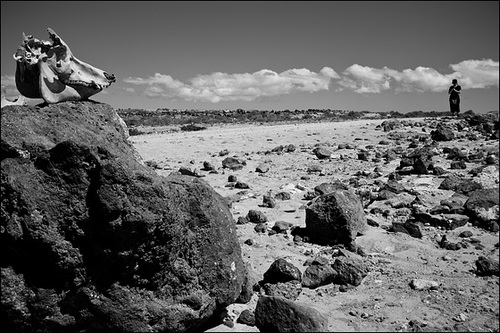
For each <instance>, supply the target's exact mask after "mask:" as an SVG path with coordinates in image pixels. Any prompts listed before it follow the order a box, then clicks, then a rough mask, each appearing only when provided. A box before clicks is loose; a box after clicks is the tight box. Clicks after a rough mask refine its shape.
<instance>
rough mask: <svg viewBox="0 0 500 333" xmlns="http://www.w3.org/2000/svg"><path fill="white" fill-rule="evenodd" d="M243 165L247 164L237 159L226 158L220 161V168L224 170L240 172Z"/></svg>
mask: <svg viewBox="0 0 500 333" xmlns="http://www.w3.org/2000/svg"><path fill="white" fill-rule="evenodd" d="M245 165H247V162H246V161H245V160H244V159H241V158H237V157H226V158H225V159H223V160H222V167H223V168H225V169H231V170H241V169H243V167H244V166H245Z"/></svg>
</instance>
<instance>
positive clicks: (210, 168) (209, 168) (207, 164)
mask: <svg viewBox="0 0 500 333" xmlns="http://www.w3.org/2000/svg"><path fill="white" fill-rule="evenodd" d="M203 170H205V171H213V170H215V167H214V166H213V165H212V163H210V162H208V161H204V162H203Z"/></svg>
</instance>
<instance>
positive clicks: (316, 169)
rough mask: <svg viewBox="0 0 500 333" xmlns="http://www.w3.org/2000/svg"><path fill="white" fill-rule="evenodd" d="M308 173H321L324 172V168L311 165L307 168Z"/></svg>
mask: <svg viewBox="0 0 500 333" xmlns="http://www.w3.org/2000/svg"><path fill="white" fill-rule="evenodd" d="M307 172H309V173H315V172H318V173H321V172H323V167H322V166H321V165H319V164H311V165H310V166H308V167H307Z"/></svg>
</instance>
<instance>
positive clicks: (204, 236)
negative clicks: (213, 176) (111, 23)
mask: <svg viewBox="0 0 500 333" xmlns="http://www.w3.org/2000/svg"><path fill="white" fill-rule="evenodd" d="M1 114H2V121H1V150H2V153H1V156H2V161H1V167H2V183H1V194H2V202H1V211H0V212H1V223H2V225H1V227H2V233H1V235H0V237H1V239H0V243H1V251H2V253H3V254H4V255H3V256H2V263H1V267H2V268H1V269H2V308H1V309H2V310H1V314H2V317H3V318H2V322H3V323H2V329H4V330H5V329H6V330H7V331H16V330H18V331H19V330H21V331H103V330H104V331H123V332H125V331H185V330H192V329H196V328H199V327H200V326H201V325H202V324H203V323H204V322H206V321H207V320H209V319H210V318H211V317H212V316H213V315H214V314H215V313H217V312H218V311H220V310H221V309H223V308H224V307H225V306H227V305H229V304H231V303H233V302H234V301H235V300H236V299H237V298H238V296H239V295H240V293H241V288H242V283H243V279H244V277H245V267H244V265H243V262H242V259H241V249H240V245H239V243H238V240H237V235H236V231H235V225H234V220H233V219H232V216H231V213H230V211H229V208H228V207H227V205H226V203H225V201H224V199H223V197H222V196H221V195H219V194H217V193H216V192H215V191H214V190H213V189H212V188H211V187H210V186H209V185H208V184H207V183H206V182H204V181H202V180H200V179H198V178H195V177H189V176H181V175H179V176H177V175H172V176H170V177H161V176H158V175H157V174H156V173H155V172H154V170H153V169H150V168H148V167H147V166H145V165H144V164H143V163H141V162H140V159H138V158H137V156H138V155H137V154H136V153H135V150H134V149H133V148H132V146H131V145H130V144H129V143H128V141H127V136H128V133H127V130H126V127H124V126H123V122H121V119H120V117H119V116H118V115H117V114H116V112H115V111H114V110H113V109H112V108H111V107H110V106H109V105H106V104H99V103H95V102H91V101H89V102H65V103H60V104H55V105H50V106H46V107H21V106H9V107H5V108H2V111H1ZM221 239H224V241H223V242H221V241H219V240H221Z"/></svg>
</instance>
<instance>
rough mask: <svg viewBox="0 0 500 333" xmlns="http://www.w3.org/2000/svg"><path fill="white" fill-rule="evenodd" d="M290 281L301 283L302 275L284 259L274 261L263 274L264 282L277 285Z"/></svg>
mask: <svg viewBox="0 0 500 333" xmlns="http://www.w3.org/2000/svg"><path fill="white" fill-rule="evenodd" d="M292 280H297V281H299V282H300V281H302V273H301V272H300V270H299V269H298V268H297V267H295V266H294V265H293V264H291V263H289V262H288V261H286V260H285V259H282V258H279V259H276V260H275V261H274V262H273V263H272V264H271V266H270V267H269V269H268V270H267V271H266V272H265V273H264V282H268V283H278V282H288V281H292Z"/></svg>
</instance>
